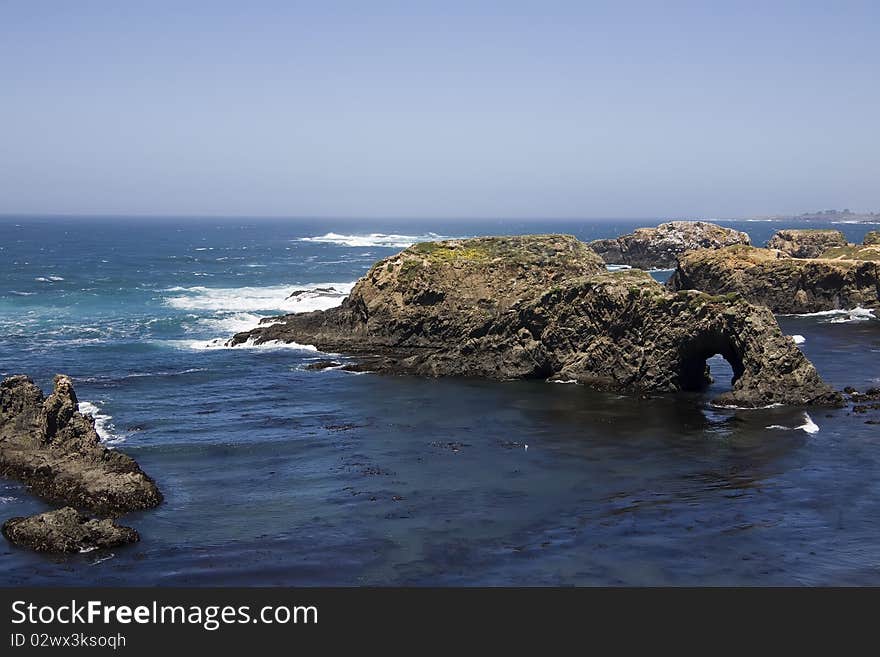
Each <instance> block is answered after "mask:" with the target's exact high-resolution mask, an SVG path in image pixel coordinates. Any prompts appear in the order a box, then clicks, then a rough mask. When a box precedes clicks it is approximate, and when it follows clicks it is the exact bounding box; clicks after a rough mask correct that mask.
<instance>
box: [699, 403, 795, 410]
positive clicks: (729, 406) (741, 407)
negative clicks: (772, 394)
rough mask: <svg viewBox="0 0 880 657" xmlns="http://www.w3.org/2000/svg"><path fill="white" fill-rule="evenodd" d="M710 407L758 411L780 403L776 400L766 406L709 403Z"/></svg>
mask: <svg viewBox="0 0 880 657" xmlns="http://www.w3.org/2000/svg"><path fill="white" fill-rule="evenodd" d="M709 406H711V407H712V408H726V409H730V410H733V411H760V410H764V409H767V408H779V407H780V406H782V404H780V403H778V402H776V403H773V404H767V405H766V406H737V405H736V404H709Z"/></svg>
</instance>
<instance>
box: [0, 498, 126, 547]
mask: <svg viewBox="0 0 880 657" xmlns="http://www.w3.org/2000/svg"><path fill="white" fill-rule="evenodd" d="M3 535H4V536H5V537H6V538H7V539H8V540H9V541H10V542H11V543H14V544H15V545H19V546H22V547H27V548H30V549H32V550H36V551H37V552H87V551H90V550H94V549H98V548H111V547H117V546H120V545H125V544H128V543H136V542H137V541H139V540H140V536H139V535H138V533H137V531H135V530H134V529H132V528H131V527H124V526H121V525H117V524H116V523H115V522H113V521H112V520H110V519H104V520H98V519H92V518H89V517H87V516H85V515H83V514H82V513H80V512H79V511H77V510H76V509H74V508H73V507H69V506H68V507H64V508H62V509H57V510H55V511H48V512H46V513H40V514H38V515H34V516H30V517H28V518H10V519H9V520H7V521H6V522H5V523H3Z"/></svg>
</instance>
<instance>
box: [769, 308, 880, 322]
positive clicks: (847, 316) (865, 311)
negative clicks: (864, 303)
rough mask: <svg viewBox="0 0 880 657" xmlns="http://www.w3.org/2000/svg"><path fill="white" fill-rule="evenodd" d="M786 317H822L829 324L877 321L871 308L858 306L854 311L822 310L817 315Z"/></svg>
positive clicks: (805, 314)
mask: <svg viewBox="0 0 880 657" xmlns="http://www.w3.org/2000/svg"><path fill="white" fill-rule="evenodd" d="M785 316H786V317H820V318H826V319H823V322H825V323H828V324H847V323H849V322H867V321H869V320H872V319H877V317H876V315H874V311H873V310H871V309H870V308H862V307H861V306H856V307H855V308H853V309H852V310H820V311H819V312H815V313H803V314H800V315H785Z"/></svg>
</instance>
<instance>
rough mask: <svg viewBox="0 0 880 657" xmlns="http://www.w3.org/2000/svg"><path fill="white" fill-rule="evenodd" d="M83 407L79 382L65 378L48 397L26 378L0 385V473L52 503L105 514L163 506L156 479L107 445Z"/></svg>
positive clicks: (11, 378) (56, 381) (56, 382)
mask: <svg viewBox="0 0 880 657" xmlns="http://www.w3.org/2000/svg"><path fill="white" fill-rule="evenodd" d="M77 406H78V403H77V399H76V393H74V391H73V384H72V383H71V381H70V379H69V378H68V377H66V376H64V375H61V374H59V375H58V376H56V377H55V389H54V391H53V392H52V394H51V395H49V397H47V398H45V397H44V396H43V392H42V391H41V390H40V389H39V388H38V387H37V386H36V385H35V384H34V382H33V381H32V380H31V379H30V378H28V377H26V376H12V377H9V378H7V379H5V380H4V381H3V382H2V383H0V474H2V475H3V476H7V477H13V478H15V479H18V480H20V481H22V482H24V483H25V484H27V485H28V486H29V487H30V489H31V490H33V491H34V492H35V493H36V494H37V495H40V496H41V497H43V498H45V499H47V500H50V501H52V502H56V503H61V504H69V505H71V506H74V507H78V508H85V509H90V510H91V511H94V512H96V513H99V514H101V515H116V514H120V513H124V512H126V511H134V510H138V509H147V508H151V507H154V506H157V505H158V504H160V503H161V501H162V495H161V494H160V493H159V489H158V488H157V487H156V484H155V483H154V482H153V480H152V479H150V478H149V477H148V476H147V475H146V474H144V472H143V471H142V470H141V469H140V468H139V467H138V464H137V463H136V462H135V461H134V460H133V459H132V458H131V457H129V456H126V455H125V454H122V453H121V452H119V451H116V450H111V449H107V448H106V447H104V445H102V444H101V441H100V439H99V438H98V435H97V433H96V432H95V422H94V420H93V419H92V417H91V416H89V415H83V414H81V413H80V412H79V411H78V410H77Z"/></svg>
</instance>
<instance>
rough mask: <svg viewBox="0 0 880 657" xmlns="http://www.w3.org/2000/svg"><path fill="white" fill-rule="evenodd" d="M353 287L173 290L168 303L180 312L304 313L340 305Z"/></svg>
mask: <svg viewBox="0 0 880 657" xmlns="http://www.w3.org/2000/svg"><path fill="white" fill-rule="evenodd" d="M352 287H354V282H349V283H314V284H309V285H272V286H267V287H230V288H210V287H201V286H197V287H172V288H168V289H167V290H166V292H175V293H178V294H176V295H175V296H171V297H168V298H167V299H165V303H166V304H167V305H169V306H171V307H172V308H177V309H180V310H213V311H215V312H227V313H253V312H260V311H262V312H283V313H303V312H309V311H312V310H327V309H328V308H333V307H334V306H338V305H339V304H340V303H342V300H343V299H344V298H345V297H346V296H347V295H348V293H349V292H351V288H352Z"/></svg>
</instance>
